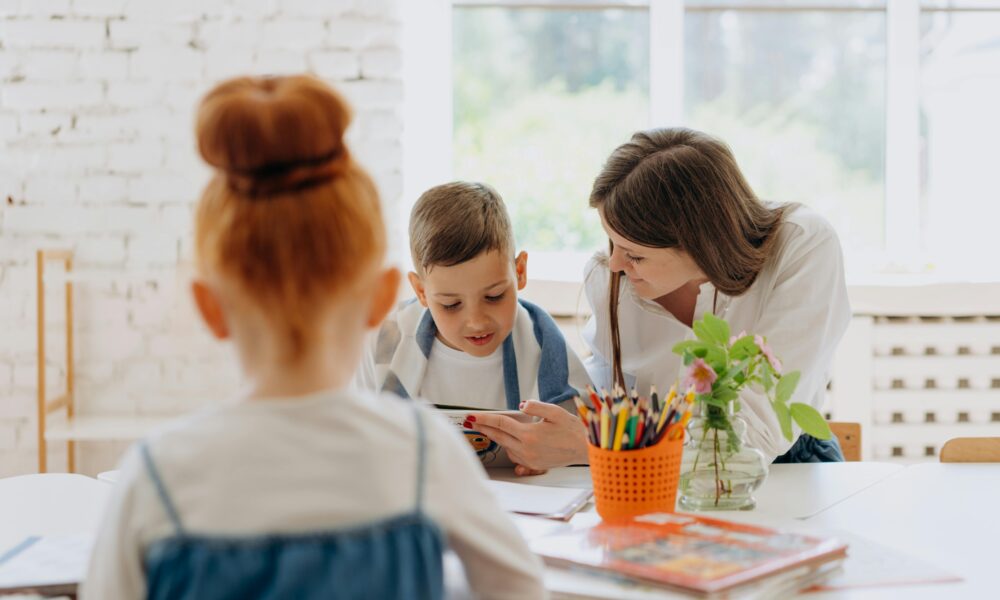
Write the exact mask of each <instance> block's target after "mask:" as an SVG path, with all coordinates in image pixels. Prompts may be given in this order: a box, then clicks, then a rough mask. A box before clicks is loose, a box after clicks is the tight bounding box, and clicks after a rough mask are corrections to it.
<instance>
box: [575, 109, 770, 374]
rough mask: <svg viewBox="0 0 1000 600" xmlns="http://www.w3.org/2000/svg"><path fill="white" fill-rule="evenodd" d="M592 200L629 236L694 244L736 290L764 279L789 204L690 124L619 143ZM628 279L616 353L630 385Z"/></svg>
mask: <svg viewBox="0 0 1000 600" xmlns="http://www.w3.org/2000/svg"><path fill="white" fill-rule="evenodd" d="M590 206H591V207H593V208H597V209H598V210H600V211H601V214H602V215H603V217H604V220H605V222H606V223H607V225H608V227H610V228H611V229H613V230H614V231H615V232H616V233H618V234H619V235H621V236H622V237H624V238H625V239H628V240H630V241H633V242H635V243H636V244H639V245H640V246H646V247H650V248H677V249H679V250H682V251H684V252H686V253H687V254H688V255H690V256H691V258H692V259H693V260H694V262H695V264H697V265H698V268H699V269H701V271H702V272H703V273H704V274H705V276H706V277H708V279H709V281H711V282H712V285H714V286H715V288H716V289H717V290H719V291H721V292H722V293H724V294H727V295H730V296H739V295H741V294H743V293H745V292H746V291H747V290H748V289H750V286H751V285H753V282H754V281H755V280H756V279H757V275H758V274H759V273H760V271H761V269H763V267H764V264H765V263H766V262H767V260H768V258H769V256H770V254H771V251H772V248H773V247H774V240H775V238H776V236H775V235H773V234H774V232H775V231H776V230H777V227H778V225H779V224H780V223H781V221H782V219H783V217H784V214H785V211H786V210H787V206H768V205H765V204H764V203H763V202H761V201H760V199H759V198H757V195H756V194H754V192H753V190H752V189H750V185H749V184H748V183H747V181H746V178H744V177H743V173H741V172H740V169H739V167H738V166H737V164H736V159H735V158H734V157H733V153H732V152H731V151H730V150H729V147H728V146H726V144H725V143H723V142H722V141H720V140H717V139H715V138H713V137H712V136H710V135H707V134H705V133H701V132H699V131H693V130H691V129H684V128H670V129H651V130H648V131H640V132H638V133H636V134H635V135H633V136H632V139H631V140H629V141H628V142H627V143H625V144H622V145H621V146H619V147H618V148H616V149H615V151H614V152H612V153H611V156H610V157H608V160H607V162H606V163H605V164H604V168H603V169H602V170H601V173H600V174H599V175H598V176H597V179H596V180H595V181H594V187H593V190H592V191H591V193H590ZM612 250H613V248H612ZM620 287H621V273H612V274H611V281H610V285H609V290H608V298H609V303H608V307H609V310H610V315H609V317H610V325H611V346H612V348H611V352H612V356H611V360H612V369H613V372H614V378H615V383H617V384H619V385H621V386H623V387H624V385H625V380H624V376H623V374H622V369H621V339H620V334H619V328H618V301H619V293H620Z"/></svg>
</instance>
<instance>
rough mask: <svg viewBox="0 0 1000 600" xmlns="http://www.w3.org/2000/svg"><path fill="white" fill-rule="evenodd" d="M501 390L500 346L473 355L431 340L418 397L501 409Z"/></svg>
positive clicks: (504, 403) (504, 401) (504, 400)
mask: <svg viewBox="0 0 1000 600" xmlns="http://www.w3.org/2000/svg"><path fill="white" fill-rule="evenodd" d="M504 390H505V388H504V381H503V345H502V344H501V345H500V346H497V349H496V350H494V351H493V353H492V354H490V355H489V356H473V355H471V354H468V353H466V352H462V351H461V350H456V349H454V348H450V347H448V346H447V345H445V344H444V342H442V341H441V340H439V339H435V340H434V345H433V347H432V348H431V356H430V360H428V361H427V372H426V373H425V374H424V380H423V383H422V384H421V387H420V392H419V393H418V394H419V396H420V397H421V398H426V399H428V400H429V401H431V402H434V403H436V404H449V405H451V404H457V405H459V406H462V407H469V408H482V409H490V410H504V409H506V408H507V396H506V393H505V391H504ZM439 398H440V399H442V400H440V401H439V400H438V399H439ZM457 399H461V402H458V403H456V402H455V401H456V400H457Z"/></svg>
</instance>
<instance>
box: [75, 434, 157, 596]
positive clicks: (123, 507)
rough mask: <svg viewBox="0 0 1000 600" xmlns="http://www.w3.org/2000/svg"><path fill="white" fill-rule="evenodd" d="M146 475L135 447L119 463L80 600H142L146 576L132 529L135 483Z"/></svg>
mask: <svg viewBox="0 0 1000 600" xmlns="http://www.w3.org/2000/svg"><path fill="white" fill-rule="evenodd" d="M144 476H146V473H145V471H144V470H143V469H142V467H141V462H140V460H139V458H138V452H137V451H136V447H133V448H132V449H131V450H129V452H128V454H127V455H126V457H125V458H124V459H123V460H122V466H121V476H120V477H121V479H120V481H119V482H118V483H117V484H115V489H114V491H113V492H112V495H111V499H110V500H109V502H108V506H107V509H106V510H105V513H104V518H103V519H102V520H101V526H100V529H99V530H98V532H97V539H96V541H95V543H94V548H93V550H92V551H91V554H90V563H89V565H88V568H87V575H86V578H85V579H84V581H83V583H82V585H81V586H80V598H81V599H82V600H89V599H95V600H97V599H105V598H122V599H129V598H135V599H139V598H144V597H145V596H146V577H145V574H144V572H143V568H142V546H141V544H140V543H139V532H138V529H137V528H136V526H135V522H136V518H135V517H136V514H135V509H136V506H137V503H136V495H137V487H138V486H139V485H142V483H143V482H141V481H137V480H139V479H141V478H142V477H144Z"/></svg>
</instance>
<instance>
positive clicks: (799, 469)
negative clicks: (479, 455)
mask: <svg viewBox="0 0 1000 600" xmlns="http://www.w3.org/2000/svg"><path fill="white" fill-rule="evenodd" d="M904 468H905V467H903V466H902V465H894V464H889V463H878V462H867V463H866V462H858V463H819V464H816V463H814V464H778V465H770V472H769V473H768V476H767V479H765V480H764V484H763V485H762V486H761V487H760V489H758V490H757V492H756V493H755V494H754V497H755V498H756V499H757V508H756V509H754V510H752V511H738V512H733V511H726V512H720V513H717V514H719V515H721V516H722V517H723V518H727V519H733V518H735V519H742V518H744V517H746V518H749V519H751V520H759V519H761V518H764V517H768V518H774V519H789V518H794V519H807V518H809V517H811V516H813V515H816V514H818V513H819V512H821V511H823V510H825V509H827V508H829V507H831V506H833V505H835V504H836V503H838V502H842V501H843V500H845V499H847V498H850V497H851V496H854V495H855V494H857V493H859V492H861V491H862V490H865V489H867V488H869V487H871V486H872V485H874V484H876V483H878V482H880V481H882V480H884V479H886V478H887V477H889V476H891V475H894V474H896V473H899V472H900V471H902V470H903V469H904ZM489 473H490V478H492V479H499V480H501V481H513V482H516V483H530V484H534V485H551V486H555V487H574V488H589V487H591V482H590V469H589V468H588V467H564V468H561V469H553V470H551V471H549V472H548V473H546V474H544V475H535V476H532V477H518V476H516V475H514V471H513V469H490V470H489Z"/></svg>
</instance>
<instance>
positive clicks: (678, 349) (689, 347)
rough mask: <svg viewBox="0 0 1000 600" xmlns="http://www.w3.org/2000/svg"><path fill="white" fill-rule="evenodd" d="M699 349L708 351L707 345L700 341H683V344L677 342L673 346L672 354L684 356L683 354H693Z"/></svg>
mask: <svg viewBox="0 0 1000 600" xmlns="http://www.w3.org/2000/svg"><path fill="white" fill-rule="evenodd" d="M699 349H705V350H707V349H708V344H706V343H705V342H703V341H701V340H685V341H683V342H678V343H677V344H674V348H673V350H672V352H673V353H674V354H684V353H685V352H693V351H695V350H699Z"/></svg>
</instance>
